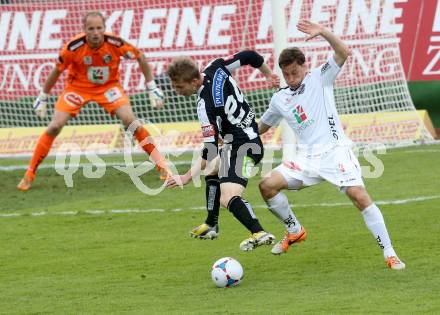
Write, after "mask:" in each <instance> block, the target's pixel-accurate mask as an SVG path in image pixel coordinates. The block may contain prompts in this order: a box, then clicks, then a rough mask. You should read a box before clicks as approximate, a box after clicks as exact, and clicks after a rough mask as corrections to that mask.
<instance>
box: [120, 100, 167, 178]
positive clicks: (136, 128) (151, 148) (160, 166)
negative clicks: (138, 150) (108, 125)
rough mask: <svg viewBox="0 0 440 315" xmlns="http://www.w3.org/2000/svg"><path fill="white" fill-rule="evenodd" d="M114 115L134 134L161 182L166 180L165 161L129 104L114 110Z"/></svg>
mask: <svg viewBox="0 0 440 315" xmlns="http://www.w3.org/2000/svg"><path fill="white" fill-rule="evenodd" d="M127 101H128V99H127ZM114 113H115V114H116V116H117V117H118V118H119V119H120V120H121V121H122V123H123V124H124V126H125V128H130V129H131V130H130V131H132V132H133V133H134V136H135V137H136V139H137V140H138V142H139V145H140V146H141V147H142V149H143V150H144V151H145V152H146V153H148V155H149V156H150V158H151V159H152V160H153V162H154V163H155V164H156V167H157V170H158V171H159V172H160V178H161V179H162V180H165V179H167V177H168V175H169V174H170V170H169V168H168V166H167V163H166V160H165V158H164V157H163V156H162V154H160V152H159V150H157V147H156V145H155V143H154V140H153V137H151V135H150V133H149V132H148V130H147V129H146V128H145V127H144V126H142V124H141V123H140V122H139V121H138V120H137V119H136V116H135V115H134V113H133V110H132V109H131V106H130V104H129V103H128V102H127V103H125V104H123V105H121V106H119V107H118V108H117V109H115V110H114Z"/></svg>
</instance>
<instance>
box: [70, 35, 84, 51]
mask: <svg viewBox="0 0 440 315" xmlns="http://www.w3.org/2000/svg"><path fill="white" fill-rule="evenodd" d="M85 43H86V40H85V38H80V39H78V40H75V41H73V42H71V43H70V44H69V46H68V49H69V50H70V51H75V50H77V49H78V48H80V47H81V46H82V45H84V44H85Z"/></svg>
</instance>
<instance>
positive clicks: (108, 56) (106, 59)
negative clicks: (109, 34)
mask: <svg viewBox="0 0 440 315" xmlns="http://www.w3.org/2000/svg"><path fill="white" fill-rule="evenodd" d="M102 60H104V63H106V64H107V63H110V62H111V61H112V55H110V54H107V55H104V56H103V57H102Z"/></svg>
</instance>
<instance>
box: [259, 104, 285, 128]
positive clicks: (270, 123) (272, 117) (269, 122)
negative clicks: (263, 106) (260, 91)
mask: <svg viewBox="0 0 440 315" xmlns="http://www.w3.org/2000/svg"><path fill="white" fill-rule="evenodd" d="M282 118H283V115H282V114H281V113H280V112H279V110H278V107H277V106H276V97H275V96H272V99H271V100H270V103H269V107H268V108H267V110H266V111H265V112H264V114H263V116H261V119H260V121H259V122H258V133H259V134H260V135H262V134H264V133H265V132H267V131H268V130H269V129H270V128H271V127H274V126H278V124H279V123H280V121H281V119H282Z"/></svg>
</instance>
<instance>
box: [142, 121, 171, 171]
mask: <svg viewBox="0 0 440 315" xmlns="http://www.w3.org/2000/svg"><path fill="white" fill-rule="evenodd" d="M134 136H135V137H136V139H137V141H138V142H139V145H140V146H141V147H142V149H144V151H145V152H147V153H148V154H149V155H150V157H151V159H152V160H153V162H154V163H155V164H156V167H157V169H158V170H160V169H166V168H167V164H166V161H165V159H164V158H163V156H162V155H161V154H160V152H159V150H157V148H156V145H155V144H154V141H153V137H151V135H150V133H149V132H148V131H147V129H145V128H144V127H142V126H140V127H138V128H137V129H136V131H135V133H134Z"/></svg>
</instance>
